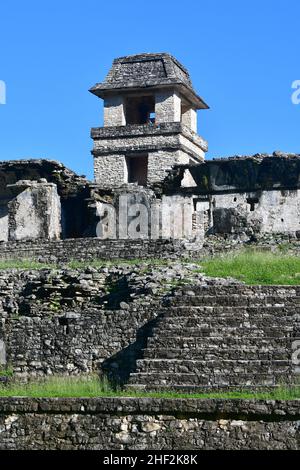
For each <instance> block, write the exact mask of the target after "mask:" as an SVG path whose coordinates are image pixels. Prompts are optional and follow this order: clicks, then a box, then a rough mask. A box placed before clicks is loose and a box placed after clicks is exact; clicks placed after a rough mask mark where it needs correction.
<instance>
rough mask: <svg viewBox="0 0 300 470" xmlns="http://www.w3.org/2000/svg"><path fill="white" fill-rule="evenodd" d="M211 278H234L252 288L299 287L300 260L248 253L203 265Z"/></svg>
mask: <svg viewBox="0 0 300 470" xmlns="http://www.w3.org/2000/svg"><path fill="white" fill-rule="evenodd" d="M201 267H202V268H203V269H201V271H203V272H204V273H205V274H206V275H207V276H211V277H233V278H235V279H238V280H240V281H243V282H245V283H246V284H249V285H255V284H262V285H300V257H297V256H292V255H285V254H280V253H266V252H259V251H255V250H245V251H243V252H239V253H236V254H233V253H231V254H228V255H226V256H222V257H215V258H212V259H209V260H206V261H203V262H201Z"/></svg>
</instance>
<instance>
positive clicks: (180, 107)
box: [90, 53, 208, 187]
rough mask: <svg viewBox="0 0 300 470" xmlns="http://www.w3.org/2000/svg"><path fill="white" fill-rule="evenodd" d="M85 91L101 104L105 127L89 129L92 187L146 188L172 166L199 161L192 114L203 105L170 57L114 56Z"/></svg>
mask: <svg viewBox="0 0 300 470" xmlns="http://www.w3.org/2000/svg"><path fill="white" fill-rule="evenodd" d="M90 91H91V93H93V94H95V95H96V96H98V97H99V98H102V99H103V100H104V127H103V128H94V129H92V138H93V139H94V149H93V152H92V153H93V155H94V158H95V160H94V162H95V165H94V167H95V179H96V182H97V183H100V184H101V185H103V186H111V187H113V186H120V185H121V184H124V183H126V182H137V183H138V184H142V185H149V184H150V185H151V184H152V183H155V182H157V181H161V180H162V179H164V177H165V176H166V174H167V171H168V170H169V169H170V168H172V166H173V165H175V164H178V163H197V162H198V163H199V162H200V161H202V160H203V158H204V154H205V152H206V151H207V143H206V142H205V141H204V140H203V139H202V138H201V137H200V136H198V135H197V110H198V109H208V106H207V104H206V103H205V102H204V101H203V100H202V98H200V96H198V95H197V94H196V93H195V91H194V89H193V86H192V82H191V79H190V76H189V74H188V72H187V70H186V69H185V68H184V67H183V65H181V64H180V63H179V62H178V61H177V60H176V59H175V58H174V57H172V56H171V55H170V54H166V53H160V54H138V55H133V56H127V57H119V58H117V59H115V60H114V61H113V65H112V68H111V69H110V71H109V73H108V75H107V76H106V78H105V80H104V81H103V82H102V83H97V84H96V85H95V86H93V87H92V88H91V89H90ZM104 157H105V158H104Z"/></svg>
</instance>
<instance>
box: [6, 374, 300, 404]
mask: <svg viewBox="0 0 300 470" xmlns="http://www.w3.org/2000/svg"><path fill="white" fill-rule="evenodd" d="M0 397H33V398H43V397H44V398H51V397H53V398H58V397H61V398H72V397H74V398H76V397H77V398H85V397H87V398H92V397H132V398H143V397H144V398H200V399H214V398H217V399H249V400H250V399H269V400H295V399H300V386H295V387H290V388H289V387H286V386H284V385H282V386H280V387H278V388H277V389H274V390H273V391H260V392H251V391H243V390H236V391H231V392H225V391H224V392H207V393H180V392H176V391H172V390H169V391H161V392H159V391H158V392H143V391H139V390H130V391H124V390H121V389H118V388H115V387H113V386H112V385H111V384H110V383H109V381H108V380H107V379H105V378H104V379H102V380H99V378H98V376H97V375H90V376H79V377H60V376H54V377H49V378H47V379H44V380H36V381H32V382H30V383H27V384H22V383H17V382H12V383H9V384H8V385H0Z"/></svg>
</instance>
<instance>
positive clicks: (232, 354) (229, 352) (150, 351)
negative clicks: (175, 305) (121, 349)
mask: <svg viewBox="0 0 300 470" xmlns="http://www.w3.org/2000/svg"><path fill="white" fill-rule="evenodd" d="M222 346H223V347H222ZM291 355H292V350H291V348H287V347H285V348H284V347H281V348H276V349H272V350H270V348H268V347H265V350H262V349H261V348H259V347H256V346H252V347H251V346H248V347H245V346H243V345H242V346H240V347H236V348H232V347H230V346H229V347H228V346H227V345H216V344H214V345H207V346H206V347H205V348H194V349H178V348H177V345H176V347H173V348H170V347H169V348H157V347H156V348H155V347H154V348H146V349H144V351H143V358H144V359H201V360H206V361H210V360H214V359H219V358H222V359H230V360H238V359H240V360H262V361H268V360H287V361H288V360H290V359H291Z"/></svg>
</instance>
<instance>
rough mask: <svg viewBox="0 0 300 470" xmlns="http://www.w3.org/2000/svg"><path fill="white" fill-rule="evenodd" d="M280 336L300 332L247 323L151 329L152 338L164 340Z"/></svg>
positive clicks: (299, 332)
mask: <svg viewBox="0 0 300 470" xmlns="http://www.w3.org/2000/svg"><path fill="white" fill-rule="evenodd" d="M282 334H284V335H286V336H289V337H291V336H300V331H297V330H296V329H295V328H294V327H293V326H285V327H283V326H280V327H279V326H257V327H256V326H253V325H251V324H250V323H249V325H246V324H245V325H242V326H241V325H235V326H228V325H226V324H224V325H223V324H216V325H209V324H208V325H207V326H203V325H201V326H199V327H180V326H179V325H176V326H175V325H174V327H172V326H171V325H167V324H164V325H163V328H161V327H160V326H157V327H155V328H153V337H154V338H157V337H160V336H163V337H164V338H167V337H170V336H187V337H198V338H202V337H206V336H209V337H210V336H218V335H220V336H221V335H223V337H224V335H226V337H229V336H236V337H239V338H242V337H243V336H251V337H253V336H255V337H261V338H263V337H266V336H267V337H269V336H273V337H274V338H275V337H278V336H281V335H282Z"/></svg>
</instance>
